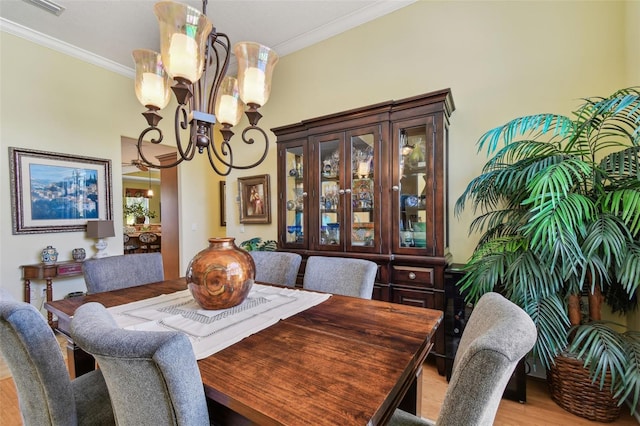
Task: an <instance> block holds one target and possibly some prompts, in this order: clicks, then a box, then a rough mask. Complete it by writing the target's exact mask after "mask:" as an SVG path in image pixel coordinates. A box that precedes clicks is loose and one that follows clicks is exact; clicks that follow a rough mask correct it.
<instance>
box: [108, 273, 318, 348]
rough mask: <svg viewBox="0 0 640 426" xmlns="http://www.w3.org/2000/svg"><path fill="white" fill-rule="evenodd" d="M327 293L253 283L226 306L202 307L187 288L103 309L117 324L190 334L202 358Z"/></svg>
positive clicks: (302, 308) (192, 342)
mask: <svg viewBox="0 0 640 426" xmlns="http://www.w3.org/2000/svg"><path fill="white" fill-rule="evenodd" d="M330 296H331V295H330V294H324V293H315V292H311V291H306V290H298V289H292V288H280V287H272V286H268V285H261V284H254V285H253V287H252V288H251V291H250V292H249V295H248V296H247V298H246V299H245V300H244V301H243V302H242V303H241V304H239V305H238V306H234V307H233V308H229V309H222V310H216V311H208V310H204V309H201V308H200V306H198V304H197V303H196V301H195V300H194V299H193V297H192V296H191V293H190V292H189V290H183V291H178V292H176V293H172V294H165V295H162V296H157V297H153V298H150V299H145V300H140V301H138V302H131V303H127V304H126V305H120V306H114V307H112V308H109V309H108V310H109V312H110V313H111V315H112V316H113V317H114V319H115V320H116V323H117V324H118V326H119V327H121V328H126V329H129V330H152V331H167V330H177V331H182V332H184V333H185V334H187V336H189V340H190V341H191V345H192V346H193V351H194V352H195V355H196V358H197V359H202V358H206V357H208V356H209V355H213V354H214V353H216V352H218V351H220V350H222V349H224V348H226V347H229V346H231V345H233V344H234V343H237V342H239V341H240V340H242V339H244V338H245V337H247V336H250V335H252V334H254V333H257V332H259V331H260V330H263V329H265V328H267V327H269V326H271V325H273V324H275V323H277V322H278V321H280V320H281V319H285V318H288V317H290V316H291V315H295V314H297V313H298V312H302V311H304V310H305V309H308V308H310V307H312V306H315V305H318V304H320V303H322V302H324V301H325V300H327V299H328V298H329V297H330Z"/></svg>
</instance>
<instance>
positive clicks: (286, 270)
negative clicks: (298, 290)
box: [249, 251, 302, 287]
mask: <svg viewBox="0 0 640 426" xmlns="http://www.w3.org/2000/svg"><path fill="white" fill-rule="evenodd" d="M249 254H250V255H251V257H252V258H253V262H254V263H255V265H256V281H261V282H265V283H271V284H281V285H286V286H289V287H295V285H296V278H297V276H298V269H300V262H302V256H300V255H299V254H297V253H287V252H285V251H250V252H249Z"/></svg>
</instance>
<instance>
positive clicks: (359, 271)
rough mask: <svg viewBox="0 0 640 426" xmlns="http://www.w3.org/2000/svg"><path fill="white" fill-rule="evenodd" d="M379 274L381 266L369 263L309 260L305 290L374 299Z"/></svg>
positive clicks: (320, 259)
mask: <svg viewBox="0 0 640 426" xmlns="http://www.w3.org/2000/svg"><path fill="white" fill-rule="evenodd" d="M377 272H378V265H376V263H375V262H371V261H369V260H364V259H352V258H346V257H325V256H309V258H308V259H307V264H306V266H305V269H304V278H303V283H302V287H303V288H305V289H307V290H317V291H324V292H327V293H333V294H341V295H343V296H353V297H360V298H362V299H371V296H372V295H373V283H374V282H375V279H376V273H377Z"/></svg>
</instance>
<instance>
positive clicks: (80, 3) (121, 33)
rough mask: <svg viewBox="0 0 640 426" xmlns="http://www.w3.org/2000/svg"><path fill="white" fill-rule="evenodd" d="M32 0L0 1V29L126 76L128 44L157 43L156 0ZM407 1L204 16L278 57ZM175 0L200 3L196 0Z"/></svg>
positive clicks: (227, 8) (244, 4) (248, 7)
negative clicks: (52, 9)
mask: <svg viewBox="0 0 640 426" xmlns="http://www.w3.org/2000/svg"><path fill="white" fill-rule="evenodd" d="M32 1H34V0H2V1H0V26H1V29H2V30H3V31H7V32H9V33H13V34H15V35H18V36H20V37H24V38H27V39H31V40H32V41H35V42H37V43H40V44H43V45H46V46H47V47H51V48H53V49H56V50H59V51H62V52H64V53H67V54H69V55H72V56H77V57H80V58H81V59H84V60H87V61H88V62H92V63H95V64H97V65H100V66H103V67H105V68H108V69H111V70H113V71H115V72H119V73H121V74H124V75H128V76H130V77H133V76H134V75H135V72H134V69H133V66H134V65H133V59H132V58H131V52H132V51H133V50H134V49H139V48H147V49H152V50H156V51H158V50H159V34H158V24H157V20H156V17H155V14H154V13H153V5H154V4H155V3H156V0H55V3H57V4H59V5H61V6H63V7H64V8H65V10H64V12H63V13H62V14H61V15H60V16H56V15H54V14H52V13H49V12H47V11H45V10H43V9H41V8H39V7H36V6H34V5H33V4H32V3H31V2H32ZM414 1H416V0H323V1H317V0H286V1H282V0H261V1H255V0H253V1H250V0H209V1H208V5H207V16H208V17H209V19H210V20H211V21H212V22H213V25H214V27H216V29H217V31H219V32H224V33H226V34H227V35H228V36H229V39H230V40H231V43H234V42H236V41H246V40H249V41H256V42H259V43H262V44H264V45H267V46H269V47H271V48H272V49H274V50H275V51H276V52H277V53H278V54H279V55H280V56H281V57H282V56H285V55H287V54H290V53H292V52H295V51H296V50H299V49H302V48H304V47H307V46H309V45H312V44H314V43H318V42H320V41H322V40H325V39H327V38H330V37H332V36H334V35H336V34H339V33H341V32H344V31H347V30H349V29H351V28H354V27H356V26H358V25H361V24H363V23H365V22H368V21H371V20H373V19H376V18H378V17H380V16H383V15H385V14H387V13H391V12H393V11H394V10H397V9H400V8H402V7H405V6H407V5H409V4H411V3H413V2H414ZM182 2H183V3H187V4H189V5H191V6H193V7H196V8H197V9H198V10H202V2H200V1H184V0H183V1H182ZM131 147H132V144H131V143H130V141H123V144H122V153H123V156H122V162H123V164H124V163H130V162H131V161H132V160H134V159H136V158H137V154H136V150H135V149H131ZM145 152H147V151H145ZM150 155H152V153H150ZM123 172H126V171H125V170H123Z"/></svg>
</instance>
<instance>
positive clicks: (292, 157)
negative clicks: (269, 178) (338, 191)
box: [284, 146, 308, 247]
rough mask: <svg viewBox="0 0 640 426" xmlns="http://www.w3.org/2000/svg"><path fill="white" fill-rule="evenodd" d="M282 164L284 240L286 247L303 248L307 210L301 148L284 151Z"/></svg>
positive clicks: (296, 147)
mask: <svg viewBox="0 0 640 426" xmlns="http://www.w3.org/2000/svg"><path fill="white" fill-rule="evenodd" d="M284 164H285V167H286V168H287V170H286V174H285V191H284V208H285V209H286V214H285V229H286V231H287V234H286V236H285V238H284V240H285V241H286V245H287V246H292V247H297V246H304V245H305V243H306V241H305V230H306V227H307V221H308V218H307V217H305V212H306V211H307V209H308V203H307V192H306V188H305V182H306V181H305V172H306V170H305V167H306V160H305V157H304V147H303V146H291V147H287V149H286V150H285V158H284Z"/></svg>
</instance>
